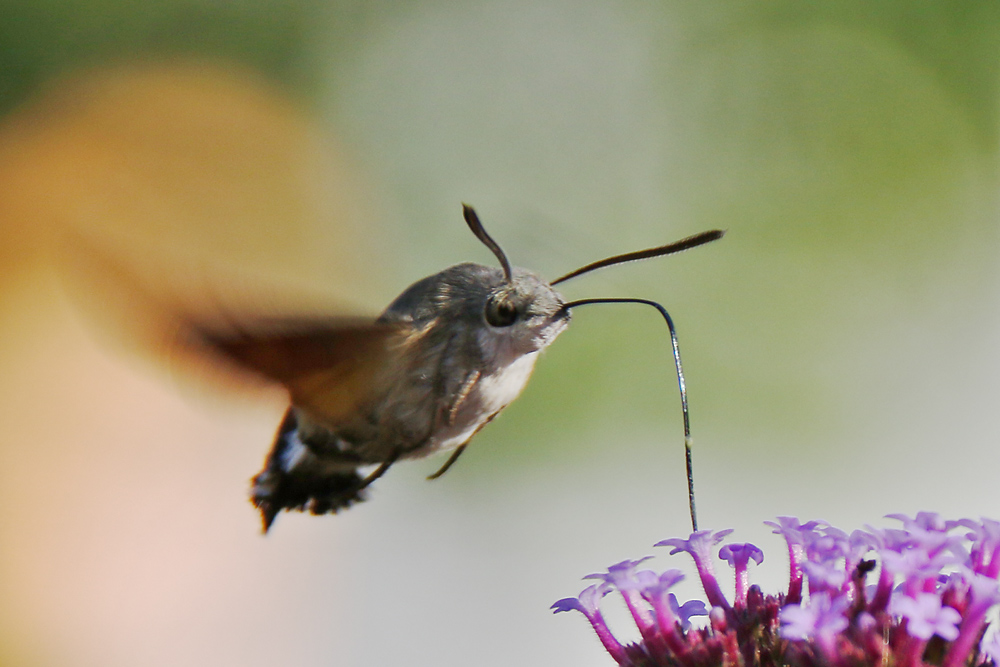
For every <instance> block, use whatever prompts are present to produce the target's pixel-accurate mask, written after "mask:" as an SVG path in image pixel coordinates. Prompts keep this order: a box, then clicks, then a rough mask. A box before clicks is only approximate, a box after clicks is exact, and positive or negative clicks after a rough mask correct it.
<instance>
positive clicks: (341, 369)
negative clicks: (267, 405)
mask: <svg viewBox="0 0 1000 667" xmlns="http://www.w3.org/2000/svg"><path fill="white" fill-rule="evenodd" d="M188 326H189V327H190V331H191V333H193V335H194V336H195V339H196V340H197V342H198V343H199V344H200V345H203V346H207V347H208V348H209V349H210V350H211V351H212V352H214V353H216V354H219V355H221V356H222V357H223V358H224V359H226V360H228V361H230V362H233V363H235V364H236V365H237V366H238V367H239V368H241V369H245V370H248V371H250V372H252V373H254V374H256V375H258V376H261V377H263V378H264V379H266V380H269V381H272V382H277V383H280V384H281V385H283V386H284V387H285V388H286V389H287V390H288V393H289V396H290V399H291V402H292V404H293V405H295V406H296V407H297V408H299V409H301V410H304V411H305V412H307V413H308V414H310V415H311V416H312V417H313V418H315V419H317V420H320V421H323V422H325V423H328V424H338V423H343V422H345V421H347V420H348V419H349V418H351V417H352V416H354V415H357V414H358V413H359V412H360V411H361V409H362V408H363V407H364V406H366V405H370V404H371V403H372V402H374V401H376V400H377V398H378V395H379V393H380V391H381V390H384V389H385V387H387V386H388V385H389V383H391V381H392V380H391V375H392V372H393V369H395V368H398V367H399V364H400V363H402V362H403V359H404V354H405V349H406V347H407V341H408V340H410V335H411V334H410V332H409V328H408V327H405V326H403V325H400V324H388V323H382V322H377V321H375V320H373V319H366V318H322V319H316V320H313V321H310V320H299V321H293V322H291V323H290V322H275V323H274V324H273V326H272V327H270V330H269V327H268V325H267V323H266V322H263V323H260V324H258V325H256V326H254V327H253V328H252V329H250V328H239V327H236V328H235V329H234V330H233V331H226V332H217V331H211V330H208V329H205V328H203V327H199V325H197V324H189V325H188Z"/></svg>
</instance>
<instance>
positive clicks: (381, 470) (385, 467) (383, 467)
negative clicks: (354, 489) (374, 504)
mask: <svg viewBox="0 0 1000 667" xmlns="http://www.w3.org/2000/svg"><path fill="white" fill-rule="evenodd" d="M402 454H403V450H402V449H401V448H399V447H397V448H396V449H394V450H392V454H390V455H389V458H388V459H386V460H385V461H383V462H382V463H381V464H379V467H378V468H376V469H375V470H373V471H372V472H371V473H369V475H368V476H367V477H365V478H364V479H363V480H361V486H359V487H358V491H364V490H365V489H367V488H368V486H369V485H370V484H371V483H372V482H374V481H375V480H376V479H378V478H379V477H381V476H382V475H384V474H385V473H387V472H388V471H389V468H390V467H391V466H392V464H393V463H395V462H396V461H398V460H399V457H400V456H401V455H402Z"/></svg>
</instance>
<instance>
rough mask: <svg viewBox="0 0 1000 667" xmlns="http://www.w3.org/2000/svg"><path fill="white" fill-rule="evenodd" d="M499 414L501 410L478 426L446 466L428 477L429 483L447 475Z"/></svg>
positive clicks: (446, 462) (449, 458)
mask: <svg viewBox="0 0 1000 667" xmlns="http://www.w3.org/2000/svg"><path fill="white" fill-rule="evenodd" d="M498 414H500V411H499V410H497V411H496V412H494V413H493V414H491V415H490V416H489V417H487V418H486V420H485V421H483V423H482V424H480V425H479V426H478V427H477V428H476V430H475V431H473V432H472V435H470V436H469V437H468V439H467V440H466V441H465V442H463V443H462V444H461V445H459V446H458V447H457V448H456V449H455V451H453V452H452V453H451V456H449V457H448V460H447V461H445V462H444V465H443V466H441V467H440V468H438V470H437V472H435V473H434V474H433V475H428V476H427V479H428V481H430V480H432V479H437V478H438V477H440V476H441V475H443V474H445V473H446V472H448V468H450V467H452V466H453V465H455V461H457V460H458V457H459V456H461V455H462V452H464V451H465V448H466V447H468V445H469V442H470V441H471V440H472V439H473V438H474V437H476V434H477V433H479V432H480V431H482V430H483V428H484V427H485V426H486V425H487V424H489V423H490V422H491V421H493V418H494V417H496V416H497V415H498Z"/></svg>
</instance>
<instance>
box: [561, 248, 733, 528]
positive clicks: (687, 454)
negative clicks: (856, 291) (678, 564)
mask: <svg viewBox="0 0 1000 667" xmlns="http://www.w3.org/2000/svg"><path fill="white" fill-rule="evenodd" d="M710 233H711V232H706V233H705V234H697V235H696V236H692V237H689V238H688V239H684V241H678V242H677V243H674V244H672V245H674V246H676V245H679V244H681V243H684V242H685V241H689V240H691V239H696V238H698V237H702V236H705V235H706V234H710ZM721 235H722V233H721V232H720V233H719V236H721ZM719 236H716V237H715V238H719ZM715 238H710V239H708V240H702V241H700V242H699V243H695V245H700V244H701V243H707V242H708V241H713V240H715ZM664 247H669V246H664ZM687 247H693V246H687ZM681 249H682V250H683V248H681ZM674 252H676V251H674ZM663 254H666V253H663ZM651 256H653V255H651ZM612 259H614V258H612ZM560 280H561V279H560ZM556 282H558V281H556ZM553 284H554V283H553ZM592 303H639V304H642V305H646V306H652V307H653V308H656V309H657V310H658V311H660V315H662V316H663V319H664V320H665V321H666V323H667V327H668V328H669V329H670V344H671V347H672V348H673V353H674V365H675V366H676V367H677V387H678V389H680V393H681V414H682V416H683V419H684V463H685V469H686V471H687V486H688V508H689V509H690V511H691V530H692V531H697V530H698V516H697V512H696V511H695V506H694V469H693V467H692V461H691V447H692V445H693V444H694V443H693V440H692V439H691V419H690V416H689V415H688V399H687V385H686V384H685V382H684V369H683V368H682V367H681V348H680V347H679V346H678V344H677V329H676V328H675V327H674V321H673V320H672V319H671V318H670V313H668V312H667V309H666V308H664V307H663V306H661V305H660V304H658V303H656V302H655V301H650V300H649V299H633V298H624V297H623V298H617V297H614V298H599V299H580V300H578V301H570V302H569V303H567V304H566V305H564V306H563V308H565V309H566V310H569V309H570V308H576V307H577V306H586V305H588V304H592Z"/></svg>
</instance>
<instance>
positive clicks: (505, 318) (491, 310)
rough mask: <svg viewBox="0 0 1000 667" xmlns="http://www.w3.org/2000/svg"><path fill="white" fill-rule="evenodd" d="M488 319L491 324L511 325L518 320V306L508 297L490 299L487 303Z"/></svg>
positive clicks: (497, 325) (498, 325) (495, 325)
mask: <svg viewBox="0 0 1000 667" xmlns="http://www.w3.org/2000/svg"><path fill="white" fill-rule="evenodd" d="M486 321H487V322H488V323H489V324H490V326H494V327H509V326H510V325H512V324H514V322H516V321H517V308H516V307H515V306H514V304H513V303H511V302H510V301H508V300H506V299H490V300H489V301H488V302H487V303H486Z"/></svg>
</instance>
